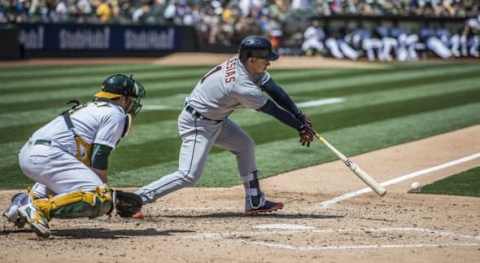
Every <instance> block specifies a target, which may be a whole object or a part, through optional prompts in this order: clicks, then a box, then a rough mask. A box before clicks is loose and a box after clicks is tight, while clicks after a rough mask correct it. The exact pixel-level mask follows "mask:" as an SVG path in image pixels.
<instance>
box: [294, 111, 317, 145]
mask: <svg viewBox="0 0 480 263" xmlns="http://www.w3.org/2000/svg"><path fill="white" fill-rule="evenodd" d="M302 119H303V120H302V122H303V123H302V125H301V126H300V129H298V133H299V134H298V135H299V137H300V143H301V144H302V145H303V146H307V147H310V143H311V142H312V141H313V140H314V139H315V131H314V130H313V127H312V121H311V120H310V119H309V118H308V117H307V115H305V114H304V115H303V118H302Z"/></svg>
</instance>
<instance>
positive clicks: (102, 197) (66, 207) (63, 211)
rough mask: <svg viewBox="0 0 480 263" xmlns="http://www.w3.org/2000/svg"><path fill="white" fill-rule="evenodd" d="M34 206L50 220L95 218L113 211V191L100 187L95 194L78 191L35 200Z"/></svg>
mask: <svg viewBox="0 0 480 263" xmlns="http://www.w3.org/2000/svg"><path fill="white" fill-rule="evenodd" d="M33 204H34V205H35V207H37V208H38V209H40V210H41V211H42V212H43V213H44V215H45V216H46V217H47V219H48V220H50V219H51V218H52V217H56V218H78V217H90V218H94V217H97V216H101V215H104V214H107V213H109V212H110V211H111V210H112V208H113V202H112V190H111V189H109V188H108V187H105V186H99V187H97V189H96V190H95V192H82V191H78V192H71V193H67V194H60V195H56V196H54V197H51V198H41V199H35V200H33Z"/></svg>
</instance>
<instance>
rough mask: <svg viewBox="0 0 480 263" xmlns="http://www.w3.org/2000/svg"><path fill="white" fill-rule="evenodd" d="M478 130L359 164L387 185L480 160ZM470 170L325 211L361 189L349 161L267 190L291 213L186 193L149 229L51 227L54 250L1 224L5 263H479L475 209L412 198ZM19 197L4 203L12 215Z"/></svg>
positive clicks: (131, 223)
mask: <svg viewBox="0 0 480 263" xmlns="http://www.w3.org/2000/svg"><path fill="white" fill-rule="evenodd" d="M479 134H480V126H475V127H471V128H467V129H464V130H460V131H456V132H452V133H448V134H444V135H440V136H435V137H432V138H429V139H425V140H421V141H417V142H412V143H408V144H404V145H399V146H395V147H391V148H388V149H383V150H379V151H375V152H371V153H368V154H364V155H360V156H356V157H354V158H353V160H354V161H356V162H357V163H359V164H360V165H362V166H363V167H364V168H365V169H366V170H367V171H368V172H370V173H371V174H372V175H374V176H375V177H376V178H377V179H378V180H379V181H382V182H383V181H386V180H388V179H392V178H396V177H400V176H402V175H405V174H411V173H412V172H415V171H419V170H422V169H425V168H428V167H434V166H438V165H440V164H444V163H448V162H449V161H452V160H457V159H460V158H462V157H465V156H470V155H472V154H475V153H478V152H480V135H479ZM479 164H480V161H479V159H474V160H471V161H467V162H464V163H461V164H459V165H455V166H451V167H450V168H446V169H443V170H440V171H436V172H432V173H428V174H425V175H423V176H420V177H418V178H415V179H411V180H407V181H405V182H403V183H399V184H396V185H392V186H389V187H387V189H388V191H389V193H388V194H387V195H386V196H385V197H383V198H379V197H377V196H376V195H375V194H372V193H368V194H364V195H359V196H356V197H354V198H351V199H347V200H344V201H342V202H339V203H336V204H333V205H331V206H329V207H326V208H324V207H322V206H321V203H322V202H324V201H326V200H331V199H332V198H334V197H336V196H339V195H341V194H344V193H346V192H349V191H352V190H356V189H360V188H363V187H364V186H363V184H362V183H361V182H360V181H359V180H358V178H356V177H355V176H354V175H352V174H351V173H350V172H349V171H348V170H347V169H346V168H345V167H344V166H343V164H342V163H341V162H338V161H337V162H332V163H327V164H324V165H320V166H316V167H311V168H306V169H302V170H298V171H294V172H291V173H287V174H282V175H279V176H276V177H272V178H268V179H266V180H264V181H263V182H262V185H263V187H264V190H265V191H266V192H267V193H268V194H269V195H270V197H271V198H274V199H276V200H282V201H284V202H285V204H286V207H285V209H284V210H282V211H280V212H277V213H273V214H268V215H262V216H245V215H244V214H243V211H242V209H243V202H242V199H243V193H242V189H241V188H240V187H232V188H214V189H212V188H190V189H183V190H180V191H178V192H176V193H173V194H171V195H169V196H167V197H165V198H164V199H161V200H158V201H157V202H156V203H154V204H151V205H148V206H147V207H146V209H145V214H146V218H145V219H144V220H134V219H131V220H126V219H121V218H119V217H117V216H114V217H111V218H109V217H102V218H98V219H93V220H89V219H78V220H69V221H66V220H53V221H52V222H51V228H52V230H53V231H52V232H53V235H52V237H51V238H49V239H48V240H38V239H37V238H36V236H35V235H34V234H33V233H32V232H30V231H28V230H22V229H15V228H14V227H12V226H11V225H10V224H8V222H6V221H5V219H3V218H2V219H1V221H0V222H1V223H0V225H1V229H0V245H1V247H2V249H1V250H0V261H1V262H32V261H34V262H345V263H346V262H365V263H367V262H409V263H410V262H476V260H477V259H478V257H479V256H480V231H479V230H480V202H479V201H478V198H469V197H453V196H434V195H422V194H408V193H407V190H408V185H409V184H410V183H411V182H412V180H415V181H419V182H422V183H428V182H431V181H434V180H436V179H438V178H442V177H445V176H447V175H449V174H452V173H456V172H459V171H462V170H466V169H469V168H471V167H475V166H478V165H479ZM13 192H14V191H3V192H1V193H0V206H1V207H6V206H7V204H8V202H9V197H10V196H11V194H12V193H13Z"/></svg>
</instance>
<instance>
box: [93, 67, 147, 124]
mask: <svg viewBox="0 0 480 263" xmlns="http://www.w3.org/2000/svg"><path fill="white" fill-rule="evenodd" d="M121 96H125V97H129V98H130V99H131V101H132V102H131V103H130V105H129V106H128V109H127V112H128V113H131V114H133V115H136V114H138V113H139V112H140V111H141V109H142V106H143V103H142V100H143V98H144V97H145V88H144V87H143V85H142V84H141V83H140V82H139V81H137V80H135V79H133V76H132V75H130V76H127V75H125V74H114V75H111V76H108V77H107V78H106V79H105V80H104V81H103V83H102V90H101V91H100V92H97V93H96V94H95V97H96V98H103V99H109V100H114V99H118V98H120V97H121Z"/></svg>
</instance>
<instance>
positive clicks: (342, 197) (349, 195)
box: [320, 153, 480, 208]
mask: <svg viewBox="0 0 480 263" xmlns="http://www.w3.org/2000/svg"><path fill="white" fill-rule="evenodd" d="M479 157H480V153H475V154H472V155H469V156H465V157H463V158H460V159H457V160H453V161H450V162H447V163H444V164H440V165H437V166H433V167H430V168H426V169H423V170H420V171H416V172H413V173H410V174H406V175H402V176H399V177H397V178H394V179H392V180H389V181H386V182H383V183H381V185H382V186H389V185H393V184H397V183H400V182H403V181H406V180H408V179H412V178H415V177H418V176H422V175H425V174H428V173H431V172H436V171H439V170H442V169H445V168H448V167H450V166H454V165H457V164H460V163H464V162H468V161H471V160H474V159H477V158H479ZM371 191H372V189H370V188H368V187H366V188H363V189H360V190H357V191H352V192H348V193H345V194H343V195H340V196H337V197H335V198H333V199H330V200H327V201H324V202H322V203H320V207H321V208H327V207H329V206H330V205H333V204H336V203H338V202H340V201H343V200H346V199H350V198H352V197H355V196H359V195H362V194H365V193H368V192H371Z"/></svg>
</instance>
